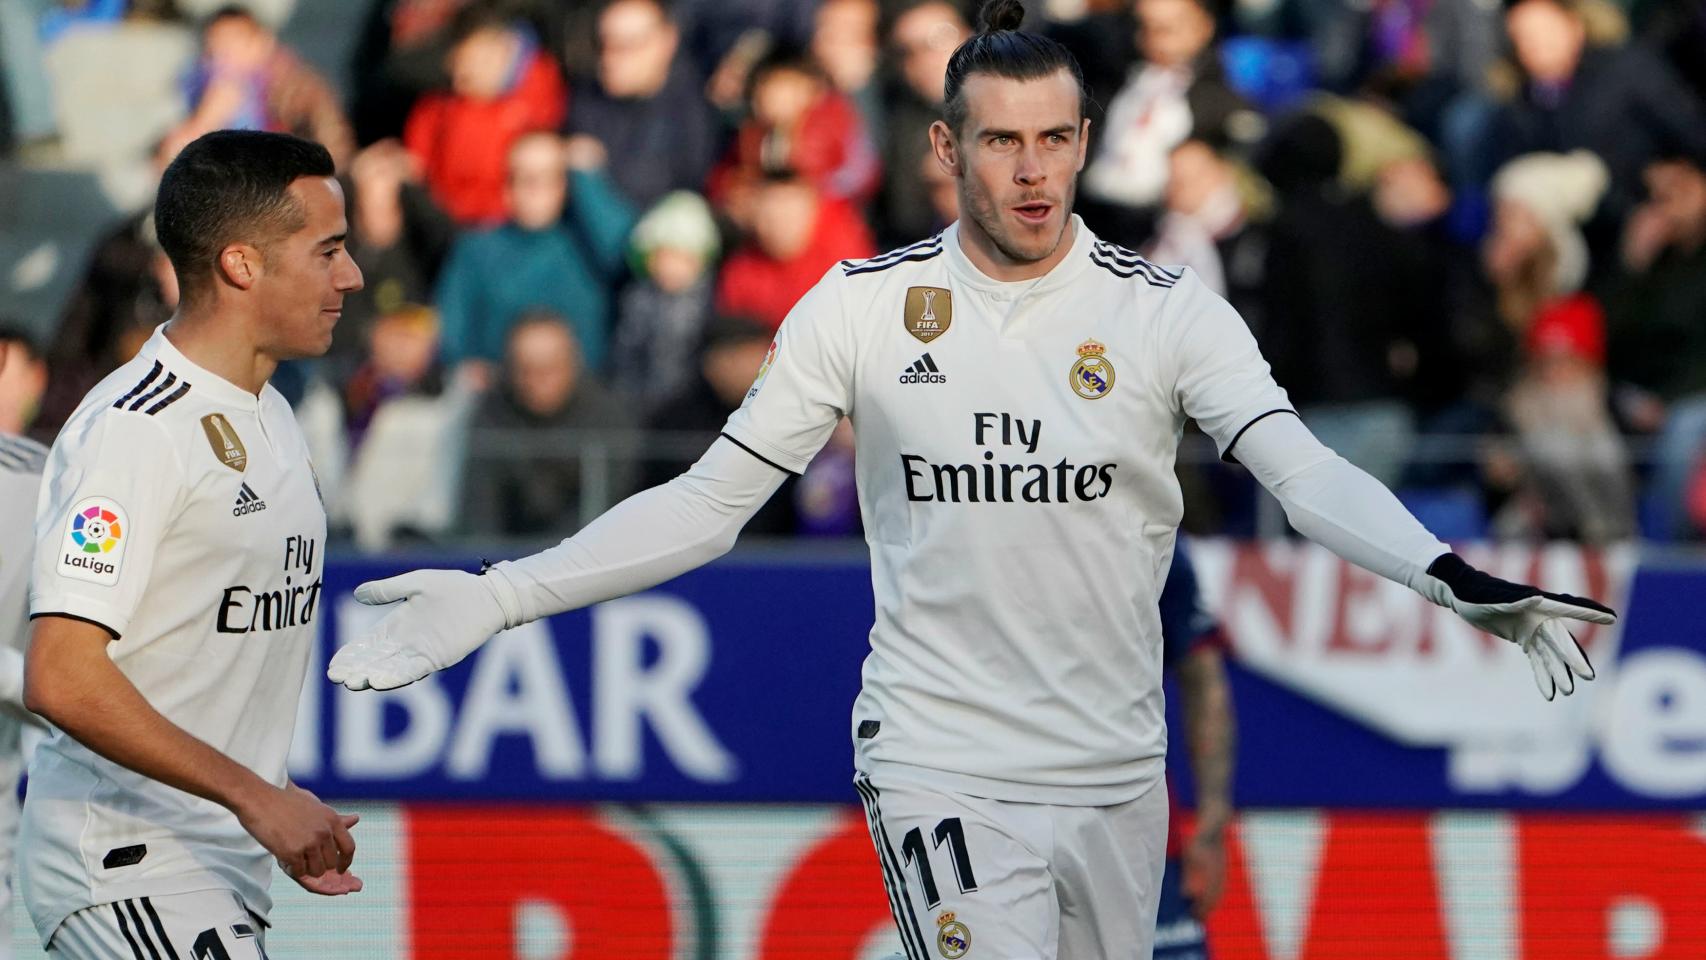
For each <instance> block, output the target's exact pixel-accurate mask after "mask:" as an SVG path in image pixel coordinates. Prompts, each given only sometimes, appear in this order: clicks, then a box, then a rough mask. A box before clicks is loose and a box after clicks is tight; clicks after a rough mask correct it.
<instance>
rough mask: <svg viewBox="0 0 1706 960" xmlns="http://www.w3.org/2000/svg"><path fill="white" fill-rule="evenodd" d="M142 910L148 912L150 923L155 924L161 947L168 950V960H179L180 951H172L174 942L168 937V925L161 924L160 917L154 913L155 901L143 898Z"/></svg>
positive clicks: (155, 931)
mask: <svg viewBox="0 0 1706 960" xmlns="http://www.w3.org/2000/svg"><path fill="white" fill-rule="evenodd" d="M142 909H143V910H145V911H147V913H148V920H149V922H150V923H152V924H154V933H155V935H156V936H158V937H159V938H160V946H162V947H165V948H166V960H178V951H176V950H173V949H172V941H171V940H170V939H168V938H167V937H166V925H165V924H163V923H161V922H160V915H159V914H158V913H155V912H154V901H152V900H150V899H148V898H147V897H143V898H142Z"/></svg>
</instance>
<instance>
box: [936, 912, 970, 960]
mask: <svg viewBox="0 0 1706 960" xmlns="http://www.w3.org/2000/svg"><path fill="white" fill-rule="evenodd" d="M936 952H937V953H940V954H941V955H942V956H944V957H946V958H947V960H960V958H961V957H963V956H965V955H966V954H968V953H970V952H971V931H970V930H968V929H966V925H965V924H963V923H961V922H959V921H958V920H955V919H954V911H952V910H948V911H946V912H944V913H943V914H942V915H941V916H939V917H937V918H936Z"/></svg>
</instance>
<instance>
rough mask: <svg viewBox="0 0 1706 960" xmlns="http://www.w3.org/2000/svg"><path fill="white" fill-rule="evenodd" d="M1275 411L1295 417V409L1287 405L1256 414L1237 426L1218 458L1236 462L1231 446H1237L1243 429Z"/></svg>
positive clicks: (1241, 437)
mask: <svg viewBox="0 0 1706 960" xmlns="http://www.w3.org/2000/svg"><path fill="white" fill-rule="evenodd" d="M1276 413H1289V414H1291V415H1292V416H1294V417H1297V411H1296V410H1292V409H1291V408H1289V407H1278V408H1275V409H1273V410H1269V411H1268V412H1267V413H1258V414H1256V415H1255V416H1254V417H1251V418H1250V422H1249V423H1246V424H1244V425H1243V426H1242V427H1239V428H1238V432H1237V433H1236V434H1234V435H1233V437H1232V442H1231V443H1229V444H1227V445H1226V452H1225V453H1223V454H1221V455H1220V459H1222V460H1224V461H1226V462H1227V463H1237V462H1238V458H1237V457H1235V456H1233V455H1232V448H1233V447H1236V446H1238V441H1239V440H1242V439H1243V438H1244V431H1246V430H1248V429H1250V428H1251V427H1253V426H1255V425H1256V424H1257V423H1258V422H1260V421H1262V420H1264V419H1266V418H1268V417H1271V416H1273V415H1274V414H1276ZM1298 419H1299V420H1301V419H1303V418H1302V417H1298Z"/></svg>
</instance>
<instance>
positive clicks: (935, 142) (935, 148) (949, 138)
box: [930, 120, 961, 177]
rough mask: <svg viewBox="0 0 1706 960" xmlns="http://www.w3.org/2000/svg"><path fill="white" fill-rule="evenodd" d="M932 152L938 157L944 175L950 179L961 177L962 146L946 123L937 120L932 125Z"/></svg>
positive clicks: (937, 161)
mask: <svg viewBox="0 0 1706 960" xmlns="http://www.w3.org/2000/svg"><path fill="white" fill-rule="evenodd" d="M930 151H931V152H932V153H934V154H935V155H936V163H937V164H938V165H939V166H940V167H941V168H942V170H943V172H944V173H946V174H947V175H948V176H950V177H958V176H959V175H960V173H961V170H960V145H959V142H958V141H956V140H955V139H954V131H953V130H951V129H949V128H948V124H947V122H946V121H943V120H937V121H935V122H934V123H932V124H930Z"/></svg>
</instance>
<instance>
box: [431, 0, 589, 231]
mask: <svg viewBox="0 0 1706 960" xmlns="http://www.w3.org/2000/svg"><path fill="white" fill-rule="evenodd" d="M452 37H453V41H452V44H451V47H450V54H449V57H448V59H447V61H446V66H447V68H448V69H449V71H450V90H449V91H448V92H439V93H432V94H428V95H427V96H425V97H423V98H422V99H421V100H420V102H418V103H417V104H416V105H415V108H414V110H412V111H411V112H410V113H409V120H408V123H407V125H406V126H405V127H404V131H403V143H404V144H405V145H406V146H407V147H408V149H409V152H410V153H412V154H414V156H415V159H416V160H418V161H419V162H420V164H421V170H422V175H423V176H424V177H425V179H426V183H427V186H428V187H429V188H431V190H432V195H433V197H434V198H435V199H436V200H437V201H438V202H439V204H440V205H442V206H443V207H444V209H445V210H447V211H449V213H450V215H451V216H452V217H453V218H455V220H456V222H457V223H460V224H464V225H468V226H492V225H494V224H497V223H500V222H502V221H503V219H504V216H505V215H506V213H507V208H506V206H505V202H504V196H505V174H506V165H505V163H506V158H507V157H508V156H509V151H510V146H511V145H512V144H514V143H515V141H516V138H518V137H520V136H521V135H523V134H525V133H529V132H533V131H538V130H555V129H556V128H557V126H558V125H559V124H560V123H562V121H563V114H564V111H565V110H566V109H567V96H568V95H567V93H566V92H565V91H564V89H563V80H562V77H561V75H560V74H559V73H558V70H557V65H556V64H555V63H553V62H552V60H551V58H550V57H549V56H548V55H546V54H545V53H544V52H543V51H541V50H540V49H539V43H538V41H537V40H536V39H535V38H534V35H533V31H532V29H531V28H530V27H528V26H527V25H526V24H524V23H522V22H520V21H515V20H512V19H510V17H509V15H508V14H507V13H506V12H505V11H504V10H503V9H502V8H499V7H496V6H491V5H488V4H486V3H476V4H474V5H473V6H469V7H466V8H464V9H463V10H462V11H461V12H460V13H459V14H458V15H457V18H456V24H455V27H454V29H453V30H452Z"/></svg>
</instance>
